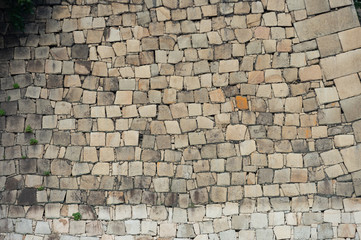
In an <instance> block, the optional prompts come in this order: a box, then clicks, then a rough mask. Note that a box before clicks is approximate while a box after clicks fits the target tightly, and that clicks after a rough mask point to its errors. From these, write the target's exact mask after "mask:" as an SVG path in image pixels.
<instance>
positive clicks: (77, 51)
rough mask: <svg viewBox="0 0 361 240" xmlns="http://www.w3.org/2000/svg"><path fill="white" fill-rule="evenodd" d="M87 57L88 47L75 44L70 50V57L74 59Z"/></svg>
mask: <svg viewBox="0 0 361 240" xmlns="http://www.w3.org/2000/svg"><path fill="white" fill-rule="evenodd" d="M88 55H89V48H88V45H85V44H76V45H74V46H73V47H72V48H71V57H72V58H74V59H85V60H86V59H87V58H88Z"/></svg>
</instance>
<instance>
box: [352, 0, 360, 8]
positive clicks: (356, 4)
mask: <svg viewBox="0 0 361 240" xmlns="http://www.w3.org/2000/svg"><path fill="white" fill-rule="evenodd" d="M354 2H355V7H356V8H361V0H355V1H354Z"/></svg>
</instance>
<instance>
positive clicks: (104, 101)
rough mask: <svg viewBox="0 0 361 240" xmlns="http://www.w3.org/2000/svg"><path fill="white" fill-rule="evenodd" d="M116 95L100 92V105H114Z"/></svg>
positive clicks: (98, 100)
mask: <svg viewBox="0 0 361 240" xmlns="http://www.w3.org/2000/svg"><path fill="white" fill-rule="evenodd" d="M114 99H115V95H114V93H113V92H98V99H97V103H98V105H112V104H113V103H114Z"/></svg>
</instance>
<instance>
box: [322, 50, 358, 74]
mask: <svg viewBox="0 0 361 240" xmlns="http://www.w3.org/2000/svg"><path fill="white" fill-rule="evenodd" d="M360 58H361V50H354V51H350V52H346V53H341V54H338V55H336V56H335V57H329V58H324V59H321V61H320V63H321V67H322V69H323V73H324V75H325V77H326V79H327V80H329V79H334V78H338V77H342V76H346V75H349V74H352V73H356V72H359V71H360V69H359V67H358V66H357V65H355V64H353V63H354V62H357V61H359V59H360Z"/></svg>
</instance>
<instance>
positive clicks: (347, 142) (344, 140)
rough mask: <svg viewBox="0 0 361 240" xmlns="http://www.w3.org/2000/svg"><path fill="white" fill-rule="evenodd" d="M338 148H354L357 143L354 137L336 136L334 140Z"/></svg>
mask: <svg viewBox="0 0 361 240" xmlns="http://www.w3.org/2000/svg"><path fill="white" fill-rule="evenodd" d="M334 141H335V146H336V147H347V146H352V145H353V144H354V142H355V137H354V136H353V135H336V136H335V138H334Z"/></svg>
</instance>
